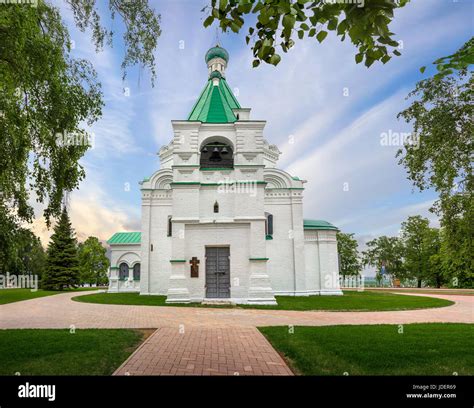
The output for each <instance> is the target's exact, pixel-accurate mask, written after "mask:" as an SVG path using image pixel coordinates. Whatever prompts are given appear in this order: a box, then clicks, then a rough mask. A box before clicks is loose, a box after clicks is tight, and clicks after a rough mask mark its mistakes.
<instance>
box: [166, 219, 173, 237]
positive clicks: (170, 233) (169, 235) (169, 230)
mask: <svg viewBox="0 0 474 408" xmlns="http://www.w3.org/2000/svg"><path fill="white" fill-rule="evenodd" d="M172 235H173V223H172V222H171V215H168V232H167V236H168V237H171V236H172Z"/></svg>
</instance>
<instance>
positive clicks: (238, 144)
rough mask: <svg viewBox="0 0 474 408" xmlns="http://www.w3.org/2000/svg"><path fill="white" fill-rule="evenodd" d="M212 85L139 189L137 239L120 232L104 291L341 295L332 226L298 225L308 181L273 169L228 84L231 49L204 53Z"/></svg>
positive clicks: (271, 148)
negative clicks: (106, 289)
mask: <svg viewBox="0 0 474 408" xmlns="http://www.w3.org/2000/svg"><path fill="white" fill-rule="evenodd" d="M205 60H206V63H207V67H208V72H209V78H208V81H207V83H206V85H205V87H204V89H203V91H202V92H201V95H200V96H199V98H198V100H197V102H196V103H195V104H194V106H193V108H192V110H191V113H190V114H189V116H188V118H187V119H186V120H174V121H172V122H171V123H172V126H173V132H174V136H173V139H172V140H171V142H170V143H169V144H168V145H166V146H163V147H162V148H161V149H160V151H159V158H160V163H161V166H160V170H158V171H156V172H155V173H154V174H153V175H152V176H151V177H149V178H146V179H145V180H143V181H142V182H141V183H140V184H141V194H142V217H141V231H140V232H118V233H116V234H114V235H113V236H112V237H111V238H110V239H109V241H108V244H109V245H110V248H111V265H112V266H111V268H110V275H109V280H110V283H109V292H139V293H140V294H142V295H166V302H167V303H191V302H209V303H212V302H216V303H227V302H228V303H241V304H276V299H275V295H286V296H310V295H342V292H341V289H340V287H339V273H338V253H337V242H336V232H337V228H336V227H335V226H334V225H332V224H330V223H329V222H326V221H321V220H304V219H303V193H304V185H305V183H306V181H305V180H300V179H299V178H298V177H294V176H291V175H290V174H288V173H287V172H285V171H283V170H280V169H278V168H277V162H278V159H279V156H280V154H281V152H280V151H279V150H278V147H277V146H275V145H273V144H270V143H269V142H268V141H267V140H266V139H265V138H264V137H263V130H264V128H265V123H266V122H265V121H264V120H255V119H251V116H250V108H242V107H241V106H240V104H239V102H238V101H237V99H236V97H235V96H234V94H233V92H232V91H231V89H230V87H229V85H228V84H227V81H226V76H225V70H226V67H227V64H228V62H229V55H228V53H227V51H226V50H225V49H224V48H222V47H220V46H215V47H213V48H211V49H210V50H209V51H208V52H207V53H206V56H205Z"/></svg>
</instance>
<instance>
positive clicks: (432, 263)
mask: <svg viewBox="0 0 474 408" xmlns="http://www.w3.org/2000/svg"><path fill="white" fill-rule="evenodd" d="M429 224H430V223H429V221H428V219H427V218H423V217H421V216H419V215H416V216H412V217H408V219H407V221H404V222H402V231H401V236H402V240H403V246H404V251H403V258H404V261H405V269H406V271H407V277H409V278H413V279H416V280H417V286H418V287H419V288H421V285H422V282H423V281H427V282H429V283H433V282H434V283H435V285H436V286H437V287H440V286H441V283H442V270H441V269H437V268H438V267H439V259H437V255H438V254H439V250H440V241H439V232H438V230H437V229H435V228H430V226H429ZM432 257H433V258H432Z"/></svg>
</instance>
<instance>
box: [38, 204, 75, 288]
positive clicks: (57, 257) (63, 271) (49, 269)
mask: <svg viewBox="0 0 474 408" xmlns="http://www.w3.org/2000/svg"><path fill="white" fill-rule="evenodd" d="M42 283H43V288H45V289H53V290H63V289H64V288H69V287H76V286H78V285H79V259H78V254H77V241H76V238H75V236H74V231H73V229H72V226H71V222H70V221H69V216H68V213H67V210H66V208H65V207H64V209H63V211H62V213H61V217H60V218H59V221H58V223H57V224H56V225H55V227H54V233H53V235H52V236H51V240H50V242H49V246H48V252H47V261H46V272H45V274H44V278H43V282H42Z"/></svg>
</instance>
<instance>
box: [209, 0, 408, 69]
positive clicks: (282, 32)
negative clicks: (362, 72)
mask: <svg viewBox="0 0 474 408" xmlns="http://www.w3.org/2000/svg"><path fill="white" fill-rule="evenodd" d="M408 1H409V0H365V1H364V2H363V7H361V5H360V4H359V3H358V4H354V3H351V2H342V1H341V2H329V1H328V2H324V1H318V0H316V1H308V0H297V1H288V0H219V1H218V0H212V1H211V4H210V6H207V7H204V8H203V11H204V12H208V13H209V15H208V17H207V18H206V19H205V20H204V27H208V26H210V25H211V24H212V23H213V22H214V20H218V21H219V25H220V27H221V29H222V30H223V31H224V32H225V31H227V30H228V29H230V30H232V31H233V32H235V33H238V32H239V31H240V29H241V28H242V27H243V25H244V23H245V20H244V18H246V19H247V20H250V15H256V19H255V23H253V22H254V19H253V18H252V19H251V21H252V23H251V24H250V27H249V30H248V34H247V36H246V41H247V44H249V43H250V40H251V39H252V38H254V39H255V37H256V40H255V41H254V43H253V45H252V51H253V55H254V57H255V60H254V61H253V66H254V67H256V66H258V65H259V64H260V62H261V61H264V62H266V63H269V64H273V65H277V64H278V63H279V62H280V60H281V56H280V55H279V54H278V53H277V49H280V50H281V51H283V52H285V53H286V52H288V50H289V49H290V48H292V47H293V46H294V44H295V41H294V37H295V36H297V37H298V39H300V40H301V39H303V38H304V37H305V36H307V37H314V38H315V39H316V40H317V41H318V42H322V41H324V39H325V38H326V37H327V35H328V31H334V32H335V33H336V35H337V36H339V37H341V41H343V40H345V39H346V37H349V39H350V40H351V42H352V43H353V44H354V45H355V47H356V48H357V49H358V53H357V54H356V56H355V61H356V63H360V62H362V61H363V60H365V65H366V66H367V67H370V66H371V65H372V64H373V63H374V61H381V62H382V63H384V64H385V63H386V62H388V61H389V60H390V59H391V58H392V55H391V54H393V55H400V52H399V51H398V50H397V49H396V48H397V47H398V46H399V44H398V42H397V41H395V40H394V39H393V36H394V35H395V34H394V33H392V32H391V31H390V29H389V27H388V26H389V24H390V22H391V21H392V18H393V13H394V10H396V9H398V8H401V7H404V6H405V5H406V4H407V3H408ZM360 3H362V2H360ZM252 17H253V16H252ZM278 35H279V37H280V39H281V42H280V43H278V41H280V40H279V39H278V38H277V37H278ZM391 51H392V52H391Z"/></svg>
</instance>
